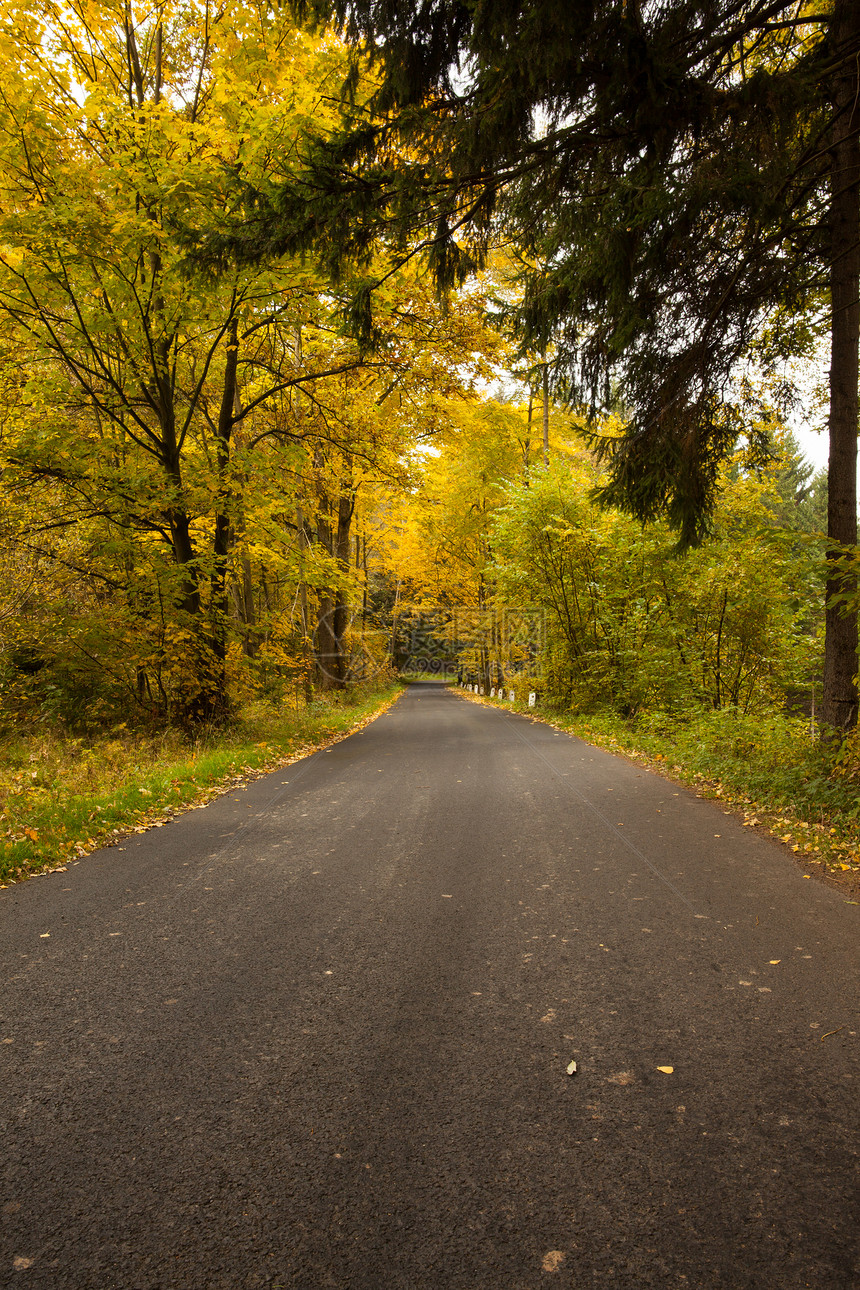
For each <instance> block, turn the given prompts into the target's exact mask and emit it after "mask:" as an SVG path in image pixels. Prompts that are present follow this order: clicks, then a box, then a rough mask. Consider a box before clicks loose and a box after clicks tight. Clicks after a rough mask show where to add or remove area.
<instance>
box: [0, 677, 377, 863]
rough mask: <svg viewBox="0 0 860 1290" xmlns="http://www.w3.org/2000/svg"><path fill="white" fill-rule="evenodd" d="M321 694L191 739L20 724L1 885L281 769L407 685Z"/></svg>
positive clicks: (0, 758) (2, 773) (5, 805)
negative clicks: (82, 734) (23, 728)
mask: <svg viewBox="0 0 860 1290" xmlns="http://www.w3.org/2000/svg"><path fill="white" fill-rule="evenodd" d="M401 688H402V687H401V686H400V685H399V684H397V683H389V684H387V685H385V686H382V687H380V688H378V689H376V690H374V691H373V692H370V693H368V692H367V691H364V692H348V693H347V694H346V696H345V697H342V696H338V695H332V696H330V697H329V696H322V697H320V698H318V699H316V700H314V702H313V703H312V704H310V706H309V707H307V708H300V709H299V710H298V711H289V710H278V709H276V708H274V707H273V706H271V705H268V704H265V703H257V704H252V705H249V706H248V707H247V708H246V709H245V710H244V711H243V712H242V714H241V715H240V717H239V718H238V719H237V720H236V721H235V722H234V723H233V724H232V725H231V726H230V727H228V728H227V729H222V730H219V731H217V732H211V733H209V734H207V735H204V736H201V737H200V738H199V739H197V740H196V741H194V742H189V740H188V739H187V738H185V737H183V735H181V734H180V733H179V732H178V731H167V732H165V733H163V734H160V735H158V736H149V737H143V736H141V735H137V734H134V733H131V732H129V731H128V730H125V729H119V730H114V731H112V732H111V733H110V734H109V735H104V736H101V737H98V738H87V739H81V738H71V737H69V736H68V735H67V734H64V733H63V732H62V731H56V730H47V729H37V730H32V731H28V732H17V733H13V734H12V735H11V736H10V737H7V739H6V741H5V743H4V744H3V745H2V746H0V885H6V884H8V883H10V882H17V881H19V880H20V879H22V878H25V877H27V876H29V875H30V874H35V873H39V872H44V871H46V870H51V869H57V868H61V867H62V866H64V865H65V864H66V863H67V862H69V861H73V860H76V859H78V858H79V857H80V856H82V855H86V854H87V853H88V852H90V851H93V850H95V848H96V847H99V846H104V845H106V844H108V843H110V842H112V841H116V840H117V838H119V837H122V836H124V835H125V834H128V833H130V832H133V831H134V830H135V829H137V830H142V829H144V828H149V827H153V826H155V825H157V824H159V823H163V822H164V821H165V820H166V819H169V818H170V817H171V816H173V815H175V814H178V813H179V812H180V811H182V810H184V809H186V808H188V807H190V806H194V805H199V804H201V803H203V802H206V801H209V800H210V799H211V798H212V797H215V796H217V795H218V794H219V793H221V792H224V791H225V790H226V789H227V788H228V787H230V786H231V785H232V784H234V783H235V782H236V781H237V780H240V779H247V778H249V777H250V776H253V775H256V774H259V773H262V772H265V771H267V770H274V769H275V768H276V767H278V766H283V765H285V764H286V763H287V762H290V761H294V760H297V759H298V758H299V757H301V756H304V755H306V754H307V753H309V752H312V751H313V750H314V749H315V748H318V747H320V746H321V745H324V744H325V743H327V742H329V741H331V740H334V739H337V738H339V737H341V736H343V735H345V734H348V733H349V732H350V731H351V730H353V729H356V728H358V727H359V726H360V725H362V724H363V723H365V722H366V721H367V720H369V719H371V718H372V717H373V716H374V715H375V714H376V713H377V712H378V711H380V710H381V709H382V708H383V707H385V706H387V705H388V704H389V703H391V702H393V700H394V699H395V698H396V697H397V695H398V694H399V693H400V692H401Z"/></svg>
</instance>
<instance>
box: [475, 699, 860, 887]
mask: <svg viewBox="0 0 860 1290" xmlns="http://www.w3.org/2000/svg"><path fill="white" fill-rule="evenodd" d="M466 697H468V698H473V697H474V696H472V695H467V696H466ZM479 702H482V703H492V704H494V705H495V706H497V707H501V708H507V709H509V710H510V709H513V710H514V711H518V712H521V713H523V714H525V715H526V716H530V717H533V718H536V719H537V720H539V721H544V722H546V723H547V724H549V725H552V726H554V727H555V728H556V729H558V730H565V731H568V732H569V733H570V734H574V735H578V736H579V738H580V739H584V740H585V741H586V742H587V743H591V744H595V745H597V746H598V747H600V748H605V749H606V750H607V751H608V752H614V753H621V754H623V755H624V756H625V757H627V758H629V759H631V760H633V761H637V762H640V763H643V764H644V765H646V766H648V767H650V768H651V769H652V770H656V771H658V772H659V773H660V774H662V775H665V776H667V777H668V778H670V779H674V780H677V781H678V782H680V783H683V784H686V785H688V786H689V787H690V788H693V789H695V791H696V792H698V793H700V794H701V795H702V796H703V797H709V798H713V799H714V800H716V801H720V802H722V803H724V804H725V806H726V807H727V808H730V809H731V810H733V811H735V812H736V813H737V814H738V815H739V816H740V817H741V818H742V821H743V823H744V825H745V826H747V827H748V828H756V827H758V828H762V829H764V830H765V831H767V832H768V833H770V834H772V835H773V836H774V837H775V838H777V839H779V841H781V842H783V843H785V844H786V846H788V847H790V848H791V850H792V851H793V852H794V853H795V854H796V855H797V856H798V858H801V857H808V858H809V859H811V860H812V861H814V862H817V863H818V864H819V865H820V866H821V868H822V869H823V870H826V871H827V873H828V874H830V875H831V876H839V877H841V878H842V880H843V885H846V886H851V887H853V886H855V885H858V884H860V736H858V734H857V733H856V732H855V734H854V736H853V737H852V738H850V739H849V741H847V743H846V744H845V745H843V747H842V749H841V750H840V751H837V750H834V749H832V748H828V747H827V746H825V745H823V744H822V743H821V742H820V741H819V740H818V739H817V738H815V736H814V734H813V732H812V731H811V730H810V723H809V721H808V720H806V719H803V718H797V717H791V716H788V715H786V714H784V713H780V712H772V713H768V714H761V713H756V714H755V715H750V714H743V713H740V712H737V711H736V710H733V709H722V710H721V711H705V712H686V713H683V714H668V713H663V712H650V713H642V714H640V715H639V716H638V717H636V718H635V719H632V720H625V718H623V717H620V716H618V715H617V714H616V713H613V712H610V711H602V712H598V713H590V714H582V713H574V712H564V711H555V710H552V709H548V708H546V707H543V708H540V707H539V708H537V709H535V708H529V707H528V706H527V704H526V703H525V702H516V703H513V704H511V703H509V702H506V701H504V700H501V701H500V700H498V699H492V698H490V699H488V698H483V699H480V700H479Z"/></svg>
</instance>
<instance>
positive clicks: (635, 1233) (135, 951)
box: [0, 685, 860, 1290]
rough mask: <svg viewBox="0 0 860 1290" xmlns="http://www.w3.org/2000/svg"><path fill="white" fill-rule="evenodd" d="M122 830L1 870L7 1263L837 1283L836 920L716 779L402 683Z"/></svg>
mask: <svg viewBox="0 0 860 1290" xmlns="http://www.w3.org/2000/svg"><path fill="white" fill-rule="evenodd" d="M124 847H125V849H124V850H122V851H121V850H119V849H111V850H107V851H102V852H100V853H98V854H97V855H95V856H91V857H89V858H87V859H86V860H82V861H81V862H80V863H79V864H78V865H77V866H74V867H70V868H69V869H68V871H67V872H65V873H57V874H53V875H51V876H49V877H46V878H40V879H34V880H31V881H30V882H27V883H24V884H21V885H19V886H16V887H12V888H8V889H7V890H5V891H0V937H2V942H0V943H2V962H3V976H4V979H3V985H2V994H0V1017H2V1020H0V1040H2V1043H0V1066H2V1071H3V1075H2V1086H0V1104H2V1122H3V1126H4V1127H3V1144H2V1161H0V1172H2V1180H3V1195H2V1216H1V1217H0V1232H2V1240H0V1284H2V1285H3V1286H6V1285H9V1286H15V1287H17V1286H20V1287H39V1288H41V1287H51V1288H52V1290H54V1288H57V1290H65V1288H66V1287H74V1288H75V1290H78V1288H86V1290H108V1288H109V1287H119V1288H121V1290H155V1288H156V1287H159V1288H161V1287H163V1288H164V1290H172V1288H174V1287H176V1288H178V1287H183V1288H184V1287H193V1288H194V1290H198V1288H200V1290H208V1287H219V1288H220V1287H226V1288H228V1290H234V1288H239V1287H242V1288H244V1287H256V1286H273V1287H279V1286H290V1287H301V1288H303V1290H316V1288H317V1287H337V1288H338V1290H347V1288H350V1290H352V1288H355V1290H388V1288H389V1287H390V1288H391V1290H395V1288H396V1290H448V1288H449V1287H451V1288H454V1287H457V1288H460V1287H463V1288H464V1290H465V1288H468V1290H484V1288H487V1290H489V1288H493V1290H536V1288H537V1287H544V1286H546V1287H553V1286H558V1287H576V1288H577V1290H581V1288H582V1287H590V1286H601V1287H602V1286H611V1287H630V1288H636V1290H639V1288H640V1287H649V1286H656V1287H676V1286H679V1287H680V1286H683V1287H691V1288H695V1290H705V1288H707V1287H731V1288H732V1290H740V1288H742V1287H749V1288H750V1290H753V1288H754V1290H762V1288H767V1287H775V1288H778V1290H790V1288H793V1287H800V1286H812V1287H816V1288H823V1290H835V1288H836V1287H858V1286H860V1264H858V1231H860V1223H858V1217H859V1216H858V1135H857V1121H858V1082H859V1081H858V1077H860V1060H858V1056H860V1047H858V1045H859V1044H860V1038H858V1032H860V1018H858V966H860V935H858V933H859V932H860V917H858V915H860V908H858V907H855V906H849V905H847V904H846V903H845V897H844V896H843V895H842V894H841V893H839V892H837V891H834V890H831V889H829V888H827V887H824V886H821V885H819V884H818V883H816V882H814V881H809V880H804V879H803V877H802V875H801V874H800V873H799V872H798V871H797V869H796V868H795V866H794V865H793V864H792V862H791V860H790V859H789V858H788V857H787V856H786V855H785V854H784V853H783V852H782V851H781V850H780V849H779V848H778V847H777V846H775V845H774V844H771V843H770V842H768V841H767V840H765V839H762V838H760V837H757V836H754V835H751V834H750V832H749V831H748V830H744V829H743V828H742V827H741V826H740V825H739V823H738V822H737V821H736V820H735V819H734V818H732V817H730V816H727V815H725V814H724V813H723V812H722V810H721V809H720V808H719V807H718V806H715V805H714V804H712V803H710V802H705V801H700V800H698V799H697V798H696V797H695V796H694V795H691V794H689V793H687V792H684V791H683V790H679V789H678V788H677V786H676V785H674V784H671V783H669V782H668V781H666V780H663V779H661V778H659V777H658V776H655V775H652V774H649V773H648V772H646V771H644V770H642V769H640V768H638V767H636V766H633V765H630V764H628V763H627V762H624V761H622V760H618V759H614V758H612V757H610V756H608V755H607V754H605V753H602V752H599V751H597V750H595V749H593V748H590V747H588V746H587V745H585V744H583V743H580V742H579V741H577V740H575V739H572V738H570V737H568V736H565V735H560V734H558V733H557V732H556V731H554V730H552V729H551V728H550V727H547V726H543V725H540V724H536V723H534V722H530V721H528V720H527V719H525V718H522V717H515V716H513V715H511V714H506V713H503V712H500V711H497V710H493V709H490V708H487V707H482V706H478V705H476V704H472V703H469V702H467V701H465V700H464V699H462V698H460V697H458V696H457V695H456V694H453V693H451V692H450V691H447V690H445V689H444V688H443V687H442V686H438V685H437V686H433V685H424V686H421V685H416V686H413V687H411V688H410V689H409V690H408V692H407V693H406V695H405V696H404V697H403V698H402V699H401V700H400V701H399V702H398V703H397V704H396V705H395V706H394V707H393V708H392V709H391V710H390V711H389V712H388V713H386V714H385V715H384V716H382V717H381V718H380V719H379V720H378V721H377V722H375V723H374V724H373V725H371V726H369V727H368V728H367V729H365V730H364V731H362V732H361V733H360V734H358V735H356V736H354V737H352V738H350V739H348V740H346V741H344V742H342V743H340V744H338V745H336V746H335V747H333V748H331V749H330V750H329V751H327V752H324V753H318V754H316V755H315V756H313V757H311V758H308V759H307V760H306V761H304V762H301V763H297V764H296V765H294V766H291V767H289V768H288V769H287V770H285V771H281V772H277V773H276V774H274V775H271V776H269V777H267V778H265V779H262V780H258V781H256V782H254V783H252V784H250V785H249V786H248V787H247V788H246V789H244V790H237V791H235V792H233V793H231V794H230V795H229V796H228V797H224V798H221V799H219V800H218V801H217V802H215V803H213V804H211V805H209V806H207V807H206V808H204V809H200V810H197V811H192V812H189V813H188V814H186V815H184V816H183V817H181V818H180V819H178V820H176V821H174V822H173V823H172V824H170V825H168V826H166V827H164V828H161V829H156V830H153V831H151V832H150V833H147V834H145V835H139V836H136V837H135V838H133V839H131V840H129V841H128V842H126V843H125V844H124ZM771 960H779V961H778V962H776V963H773V962H771ZM831 1031H833V1032H836V1033H833V1034H828V1032H831ZM572 1060H575V1061H576V1062H577V1063H578V1073H577V1074H575V1075H573V1076H569V1075H568V1074H567V1073H566V1069H567V1066H568V1063H569V1062H570V1061H572ZM661 1066H671V1067H673V1068H674V1070H673V1072H672V1073H671V1074H668V1073H663V1072H661V1070H660V1069H659V1068H660V1067H661Z"/></svg>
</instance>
